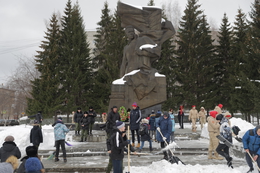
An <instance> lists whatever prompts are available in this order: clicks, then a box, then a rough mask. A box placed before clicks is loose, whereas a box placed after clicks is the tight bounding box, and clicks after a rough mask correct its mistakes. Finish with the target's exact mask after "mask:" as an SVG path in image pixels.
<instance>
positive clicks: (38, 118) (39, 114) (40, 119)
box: [28, 111, 42, 127]
mask: <svg viewBox="0 0 260 173" xmlns="http://www.w3.org/2000/svg"><path fill="white" fill-rule="evenodd" d="M28 118H35V120H37V122H38V123H39V125H40V127H41V123H42V111H38V113H37V114H35V115H30V116H28Z"/></svg>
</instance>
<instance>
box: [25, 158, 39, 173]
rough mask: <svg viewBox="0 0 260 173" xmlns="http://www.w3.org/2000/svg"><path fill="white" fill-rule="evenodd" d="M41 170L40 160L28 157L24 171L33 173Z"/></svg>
mask: <svg viewBox="0 0 260 173" xmlns="http://www.w3.org/2000/svg"><path fill="white" fill-rule="evenodd" d="M41 169H42V165H41V162H40V160H39V159H38V158H37V157H30V158H28V159H27V160H26V162H25V170H26V172H27V173H33V172H36V171H40V170H41Z"/></svg>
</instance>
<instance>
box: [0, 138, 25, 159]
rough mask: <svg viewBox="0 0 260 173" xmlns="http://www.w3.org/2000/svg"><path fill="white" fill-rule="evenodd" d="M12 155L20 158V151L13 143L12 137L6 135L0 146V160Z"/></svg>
mask: <svg viewBox="0 0 260 173" xmlns="http://www.w3.org/2000/svg"><path fill="white" fill-rule="evenodd" d="M12 155H13V156H15V157H17V159H20V158H21V152H20V150H19V148H18V147H17V146H16V144H15V143H14V137H13V136H7V137H6V138H5V142H4V143H3V146H2V147H1V148H0V159H1V162H5V161H6V159H7V158H8V157H10V156H12Z"/></svg>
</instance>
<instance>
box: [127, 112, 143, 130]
mask: <svg viewBox="0 0 260 173" xmlns="http://www.w3.org/2000/svg"><path fill="white" fill-rule="evenodd" d="M141 119H142V115H141V111H140V110H139V109H138V107H137V108H136V109H133V110H131V112H130V130H136V129H139V127H140V125H139V123H140V121H141Z"/></svg>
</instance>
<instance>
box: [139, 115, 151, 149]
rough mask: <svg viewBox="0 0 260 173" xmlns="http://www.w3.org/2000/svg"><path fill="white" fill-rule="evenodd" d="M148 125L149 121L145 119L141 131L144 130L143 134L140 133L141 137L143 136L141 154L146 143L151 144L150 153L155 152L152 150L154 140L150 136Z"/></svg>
mask: <svg viewBox="0 0 260 173" xmlns="http://www.w3.org/2000/svg"><path fill="white" fill-rule="evenodd" d="M148 124H149V120H147V119H145V118H144V119H142V121H141V127H140V129H142V128H143V132H142V133H140V136H141V146H140V148H139V151H140V152H141V151H142V149H143V147H144V142H145V141H148V142H149V149H150V151H152V150H153V148H152V140H151V137H150V134H149V132H148Z"/></svg>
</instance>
